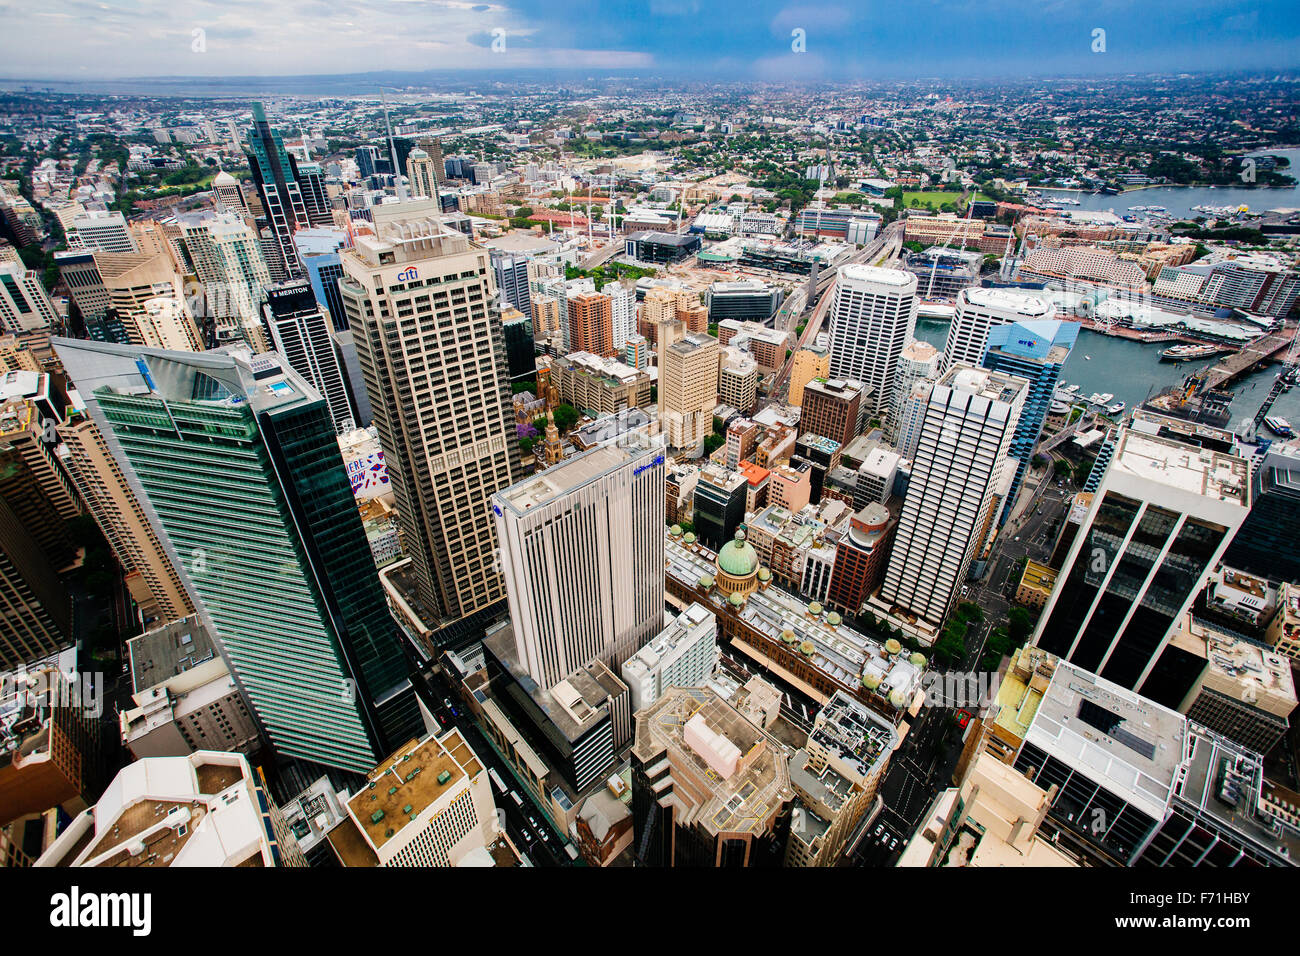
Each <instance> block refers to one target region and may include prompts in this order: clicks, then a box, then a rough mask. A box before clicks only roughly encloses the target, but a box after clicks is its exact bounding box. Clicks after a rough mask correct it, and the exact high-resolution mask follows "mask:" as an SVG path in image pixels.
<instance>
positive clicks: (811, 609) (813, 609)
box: [808, 601, 822, 617]
mask: <svg viewBox="0 0 1300 956" xmlns="http://www.w3.org/2000/svg"><path fill="white" fill-rule="evenodd" d="M821 612H822V605H821V602H820V601H813V602H812V603H811V604H809V605H808V613H809V614H811V615H812V616H813V617H816V616H817V615H819V614H821Z"/></svg>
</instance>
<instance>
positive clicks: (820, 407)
mask: <svg viewBox="0 0 1300 956" xmlns="http://www.w3.org/2000/svg"><path fill="white" fill-rule="evenodd" d="M870 401H871V398H870V396H869V395H867V389H866V388H865V387H864V386H863V384H862V383H861V382H855V381H851V380H845V379H838V378H837V379H830V380H829V381H821V380H820V379H813V380H812V381H811V382H809V383H808V384H807V385H806V386H804V390H803V410H802V413H801V414H800V416H799V434H800V435H808V434H812V435H821V436H822V437H823V438H829V439H831V440H832V441H837V442H839V443H840V445H841V446H844V445H847V444H848V443H849V442H851V441H853V439H854V438H856V437H857V435H858V420H859V418H860V416H861V413H862V408H863V406H864V405H865V404H868V403H869V402H870Z"/></svg>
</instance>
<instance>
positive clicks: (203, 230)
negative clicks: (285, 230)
mask: <svg viewBox="0 0 1300 956" xmlns="http://www.w3.org/2000/svg"><path fill="white" fill-rule="evenodd" d="M182 232H183V234H184V237H185V250H186V252H188V253H189V256H190V260H191V261H192V262H193V263H194V270H195V272H196V273H197V274H198V277H199V281H201V282H203V283H204V285H205V289H204V292H205V301H206V308H207V309H208V311H209V313H210V314H212V315H213V316H214V318H215V320H216V328H217V339H218V341H219V342H221V343H222V344H229V343H230V342H231V341H234V340H236V339H238V340H240V341H242V342H243V343H245V344H246V345H248V347H249V348H251V349H252V350H253V351H254V352H265V351H266V350H267V348H268V347H269V344H268V343H267V341H266V336H265V334H264V332H263V329H262V315H261V311H260V310H261V304H262V294H263V291H264V290H265V289H266V287H267V286H268V285H270V284H271V274H270V272H269V271H268V270H267V268H266V262H265V260H264V259H263V258H262V250H261V244H260V243H259V242H258V239H257V235H256V234H255V233H254V232H253V230H252V229H250V228H249V227H248V224H247V223H246V222H244V220H243V219H241V218H240V217H239V216H236V215H235V214H234V213H218V214H217V215H215V216H211V217H207V218H204V219H201V220H199V221H197V222H187V223H185V225H184V226H183V227H182ZM289 247H290V248H291V249H292V248H293V243H292V242H290V243H289ZM297 261H298V260H297V259H296V258H295V259H294V262H297Z"/></svg>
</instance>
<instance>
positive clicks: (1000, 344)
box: [983, 319, 1079, 522]
mask: <svg viewBox="0 0 1300 956" xmlns="http://www.w3.org/2000/svg"><path fill="white" fill-rule="evenodd" d="M1078 337H1079V323H1077V322H1059V321H1057V320H1055V319H1049V320H1044V321H1037V322H1012V323H1010V324H1008V325H1000V326H996V327H995V328H991V329H989V332H988V347H987V348H986V349H985V351H984V361H983V365H984V367H985V368H988V369H992V370H993V371H995V372H1006V373H1007V374H1008V375H1018V376H1020V377H1021V378H1023V379H1025V380H1026V381H1027V382H1029V391H1028V393H1026V395H1025V404H1024V407H1023V408H1021V409H1020V421H1019V422H1017V424H1016V434H1015V437H1014V438H1012V439H1011V457H1012V458H1014V459H1015V460H1016V461H1015V474H1014V475H1013V476H1012V478H1011V486H1010V487H1009V488H1008V489H1007V495H1006V503H1005V504H1004V505H1003V508H1002V517H1001V519H1000V520H1001V521H1002V522H1005V521H1006V520H1007V518H1008V517H1010V515H1011V509H1012V508H1013V507H1014V506H1015V503H1016V496H1017V495H1018V494H1019V493H1020V485H1021V483H1022V482H1023V481H1024V480H1025V472H1027V471H1028V470H1029V461H1030V459H1031V458H1032V457H1033V454H1034V446H1035V445H1037V444H1038V436H1039V434H1040V433H1041V432H1042V430H1043V420H1044V419H1045V418H1047V412H1048V410H1050V409H1051V407H1052V402H1053V401H1054V400H1055V399H1054V396H1055V395H1056V384H1057V382H1059V381H1060V379H1061V369H1062V368H1064V367H1065V361H1066V359H1068V358H1069V357H1070V349H1072V348H1073V347H1074V342H1075V340H1076V339H1077V338H1078Z"/></svg>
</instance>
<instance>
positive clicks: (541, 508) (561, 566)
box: [492, 433, 665, 688]
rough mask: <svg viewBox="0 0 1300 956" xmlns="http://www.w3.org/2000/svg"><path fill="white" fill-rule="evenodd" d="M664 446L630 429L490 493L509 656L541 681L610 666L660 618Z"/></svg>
mask: <svg viewBox="0 0 1300 956" xmlns="http://www.w3.org/2000/svg"><path fill="white" fill-rule="evenodd" d="M664 493H665V492H664V453H663V448H662V447H661V446H660V445H658V444H657V442H655V441H653V440H651V439H648V438H644V437H643V436H641V435H640V434H637V433H634V434H633V435H632V436H630V439H629V440H628V441H626V442H619V443H614V444H609V445H604V446H601V447H598V448H593V449H592V450H590V451H588V452H584V453H583V454H580V455H577V456H576V457H573V458H570V459H568V460H567V461H565V462H564V463H562V464H560V465H557V466H555V467H553V468H548V469H547V470H546V471H544V472H541V473H540V474H538V475H535V476H534V477H532V478H528V479H526V480H524V481H522V482H520V483H519V484H517V485H513V486H511V487H509V488H506V489H504V490H503V491H500V492H498V493H497V494H495V495H493V497H492V510H493V512H494V513H495V514H496V523H497V537H498V538H499V539H500V541H501V564H502V570H503V572H504V574H505V580H506V593H507V594H508V596H509V600H510V617H511V621H512V622H513V625H514V634H515V642H516V660H517V661H518V662H519V664H520V665H521V666H522V667H524V668H525V669H526V670H527V672H528V673H529V674H530V675H531V676H532V678H533V680H535V681H537V683H538V684H539V685H540V686H541V687H543V688H549V687H552V686H554V685H555V684H557V683H558V682H559V681H560V680H562V679H563V678H565V677H566V676H567V675H569V674H570V673H571V672H573V671H575V670H577V669H578V668H580V667H585V666H586V665H587V664H589V663H591V662H592V661H594V660H600V661H602V662H604V664H605V665H606V666H608V667H609V668H610V669H611V670H612V671H613V672H614V673H615V674H617V673H618V671H619V669H620V668H621V667H622V666H623V662H624V661H626V660H627V659H628V658H629V657H631V656H632V655H633V654H635V653H636V652H637V651H638V650H640V649H641V647H642V645H644V644H645V643H646V641H648V640H649V639H650V638H651V637H653V636H654V635H655V634H657V633H659V631H660V630H661V629H662V627H663V589H664V535H663V527H664Z"/></svg>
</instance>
